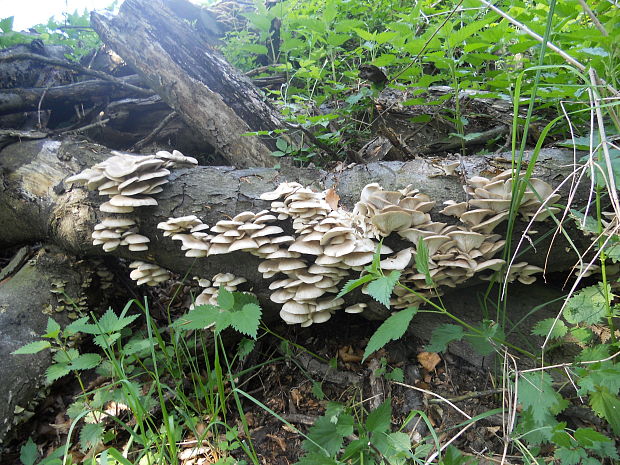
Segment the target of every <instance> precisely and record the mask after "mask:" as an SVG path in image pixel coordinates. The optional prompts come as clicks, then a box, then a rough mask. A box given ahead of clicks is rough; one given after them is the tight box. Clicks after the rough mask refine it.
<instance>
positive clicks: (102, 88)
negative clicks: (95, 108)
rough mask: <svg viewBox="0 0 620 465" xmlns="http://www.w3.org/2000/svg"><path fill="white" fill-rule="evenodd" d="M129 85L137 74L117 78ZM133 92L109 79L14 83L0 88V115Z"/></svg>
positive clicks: (81, 102) (62, 105)
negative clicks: (53, 83)
mask: <svg viewBox="0 0 620 465" xmlns="http://www.w3.org/2000/svg"><path fill="white" fill-rule="evenodd" d="M119 79H120V80H121V81H122V82H124V83H127V84H132V85H134V86H135V85H137V84H139V82H140V81H139V79H138V78H137V76H130V77H127V78H119ZM134 95H135V92H134V91H133V90H128V89H127V88H126V87H124V86H120V88H119V84H118V83H115V82H112V81H105V80H101V79H95V80H91V81H82V82H76V83H73V84H66V85H63V86H52V87H31V88H23V87H16V88H14V89H3V90H0V115H6V114H10V113H17V112H23V111H36V110H48V109H51V110H53V109H55V108H57V107H61V108H63V107H65V106H72V105H79V104H85V106H90V105H93V104H96V103H101V102H102V101H104V102H107V101H109V100H120V99H123V98H127V97H132V96H134Z"/></svg>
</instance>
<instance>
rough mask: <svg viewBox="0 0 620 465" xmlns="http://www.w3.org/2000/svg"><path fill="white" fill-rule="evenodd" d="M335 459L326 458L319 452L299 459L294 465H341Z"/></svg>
mask: <svg viewBox="0 0 620 465" xmlns="http://www.w3.org/2000/svg"><path fill="white" fill-rule="evenodd" d="M341 464H342V462H339V461H338V460H336V459H333V458H331V457H328V456H327V455H325V454H322V453H320V452H311V453H309V454H306V455H304V456H303V457H302V458H301V459H299V460H298V461H297V462H295V465H341Z"/></svg>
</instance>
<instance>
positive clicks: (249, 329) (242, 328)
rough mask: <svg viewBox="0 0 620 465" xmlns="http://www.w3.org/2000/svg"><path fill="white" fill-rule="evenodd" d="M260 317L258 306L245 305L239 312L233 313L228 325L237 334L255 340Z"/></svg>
mask: <svg viewBox="0 0 620 465" xmlns="http://www.w3.org/2000/svg"><path fill="white" fill-rule="evenodd" d="M261 315H262V312H261V309H260V307H259V306H258V305H256V304H245V305H244V306H243V308H242V309H241V310H240V311H238V312H234V318H231V321H230V324H231V326H232V327H233V328H235V330H237V331H238V332H240V333H242V334H245V335H246V336H250V337H251V338H253V339H256V333H257V332H258V325H259V324H260V317H261Z"/></svg>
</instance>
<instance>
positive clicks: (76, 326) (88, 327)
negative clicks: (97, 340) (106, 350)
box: [65, 316, 99, 334]
mask: <svg viewBox="0 0 620 465" xmlns="http://www.w3.org/2000/svg"><path fill="white" fill-rule="evenodd" d="M87 321H88V317H87V316H83V317H82V318H78V319H77V320H74V321H72V322H71V323H70V324H69V325H68V326H67V327H65V333H67V334H75V333H84V334H98V333H99V330H98V329H97V327H96V326H95V325H93V324H89V323H87Z"/></svg>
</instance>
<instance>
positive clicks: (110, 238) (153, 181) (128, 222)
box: [66, 150, 198, 252]
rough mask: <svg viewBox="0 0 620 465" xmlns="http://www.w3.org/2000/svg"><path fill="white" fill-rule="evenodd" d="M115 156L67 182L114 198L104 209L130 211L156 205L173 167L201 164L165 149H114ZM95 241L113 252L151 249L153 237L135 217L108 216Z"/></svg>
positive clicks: (115, 211)
mask: <svg viewBox="0 0 620 465" xmlns="http://www.w3.org/2000/svg"><path fill="white" fill-rule="evenodd" d="M112 153H113V154H114V156H112V157H110V158H108V159H107V160H105V161H104V162H101V163H98V164H96V165H95V166H93V167H92V168H88V169H86V170H84V171H82V172H81V173H79V174H77V175H75V176H71V177H69V178H67V180H66V183H67V184H73V183H78V184H84V185H85V186H86V187H87V188H88V189H89V190H97V191H98V192H99V195H102V196H108V197H110V199H109V200H108V201H107V202H103V203H102V204H101V206H100V207H99V208H100V210H101V211H102V212H104V213H110V214H129V213H132V212H133V211H134V210H135V209H136V208H138V207H148V206H156V205H157V200H155V198H154V197H152V196H153V195H155V194H158V193H160V192H162V190H163V188H162V186H163V185H164V184H166V183H167V182H168V175H169V174H170V169H175V168H184V167H190V166H194V165H197V164H198V161H197V160H196V159H195V158H192V157H186V156H184V155H183V154H182V153H181V152H178V151H176V150H175V151H173V152H172V153H169V152H165V151H161V152H157V154H155V155H132V154H128V153H120V152H115V151H113V152H112ZM92 237H93V245H101V246H102V247H103V250H105V251H106V252H111V251H113V250H115V249H116V248H117V247H119V246H126V247H127V248H128V249H129V251H131V252H144V251H146V250H148V245H147V244H148V242H150V240H149V239H148V238H147V237H145V236H143V235H141V234H138V228H137V225H136V222H135V220H134V219H132V218H129V217H106V218H104V220H103V221H102V222H101V223H99V224H98V225H97V226H95V231H94V232H93V235H92Z"/></svg>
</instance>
